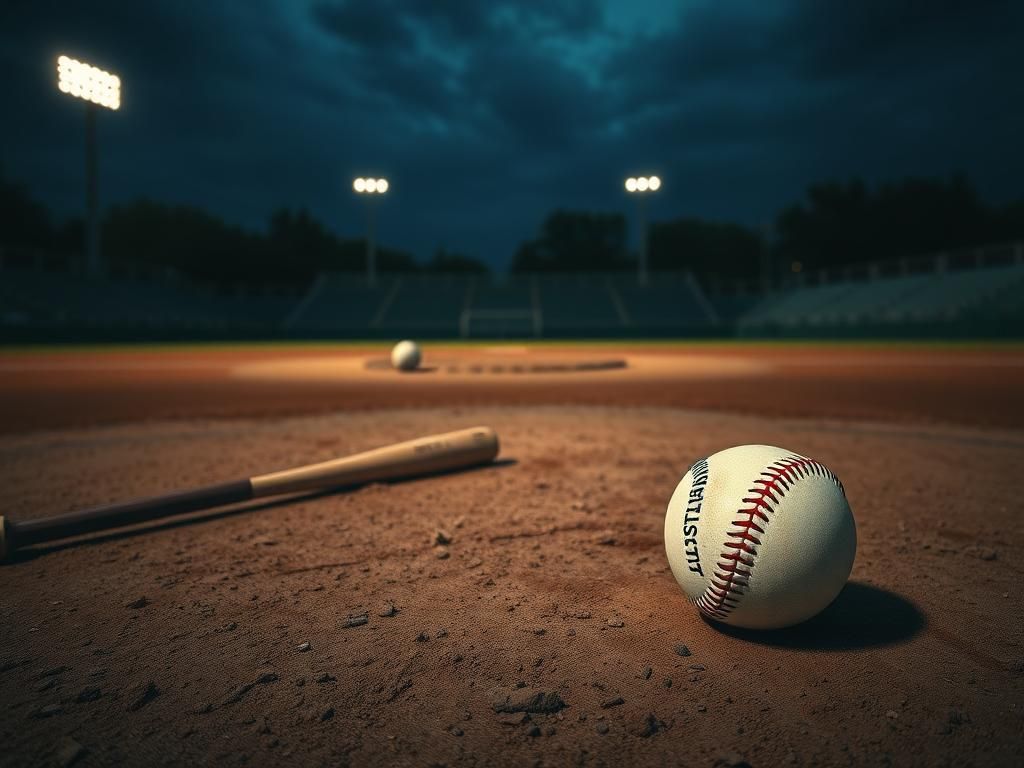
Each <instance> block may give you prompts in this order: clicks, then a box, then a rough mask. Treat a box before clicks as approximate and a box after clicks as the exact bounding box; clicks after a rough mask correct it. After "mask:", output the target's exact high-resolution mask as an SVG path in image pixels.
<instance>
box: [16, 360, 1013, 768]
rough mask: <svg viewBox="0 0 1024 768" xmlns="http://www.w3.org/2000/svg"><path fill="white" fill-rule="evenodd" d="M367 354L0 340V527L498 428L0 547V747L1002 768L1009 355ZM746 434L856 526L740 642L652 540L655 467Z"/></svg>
mask: <svg viewBox="0 0 1024 768" xmlns="http://www.w3.org/2000/svg"><path fill="white" fill-rule="evenodd" d="M384 349H385V347H384V345H381V347H380V348H376V347H361V348H350V349H340V350H325V349H317V348H302V349H291V348H287V347H286V348H281V349H274V348H261V349H244V348H243V349H219V350H218V349H212V348H211V349H205V350H203V349H199V350H174V349H170V350H166V351H153V350H150V351H146V352H132V351H130V350H114V351H109V352H98V351H89V352H85V351H78V352H76V351H68V352H60V353H56V352H50V353H35V352H32V353H29V352H21V353H14V352H12V353H7V354H5V355H3V356H2V357H0V370H2V372H3V378H2V380H0V394H2V397H0V416H3V421H2V424H3V428H4V429H3V431H4V435H3V436H2V438H0V510H2V513H3V514H4V515H7V516H10V517H11V518H14V519H29V518H35V517H41V516H46V515H50V514H56V513H60V512H64V511H67V510H69V509H74V508H78V507H82V506H88V505H92V504H100V503H105V502H111V501H115V500H122V499H126V498H132V497H137V496H143V495H148V494H155V493H162V492H167V491H170V490H172V489H175V488H187V487H193V486H196V485H201V484H204V483H213V482H217V481H221V480H229V479H232V478H236V477H246V476H249V475H251V474H253V473H256V472H262V471H270V470H273V469H277V468H283V467H288V466H294V465H297V464H304V463H309V462H312V461H319V460H324V459H328V458H331V457H334V456H338V455H345V454H348V453H351V452H355V451H360V450H365V449H368V448H373V447H377V446H381V445H385V444H388V443H392V442H396V441H400V440H404V439H407V438H410V437H414V436H417V435H422V434H429V433H434V432H442V431H447V430H451V429H456V428H459V427H464V426H472V425H474V424H488V425H490V426H492V427H493V428H494V429H495V430H496V431H497V432H498V434H499V436H500V438H501V443H502V450H501V454H500V456H499V460H498V461H497V462H496V463H495V464H494V465H493V466H488V467H484V468H480V469H477V470H473V471H469V472H462V473H456V474H449V475H443V476H436V477H430V478H423V479H419V480H414V481H408V482H402V483H392V484H375V485H370V486H366V487H363V488H359V489H349V490H345V491H341V492H335V493H323V494H314V495H307V496H302V497H299V498H286V499H281V500H275V501H271V502H262V503H250V504H246V505H241V506H236V507H233V508H228V509H225V510H220V511H215V512H207V513H196V514H193V515H190V516H186V517H184V518H180V519H174V520H168V521H165V522H163V523H160V524H153V525H149V526H144V527H138V528H135V529H129V530H126V531H124V530H123V531H117V532H110V533H107V534H99V535H94V536H92V537H89V538H86V539H83V540H76V541H71V542H61V543H56V544H53V545H50V546H41V547H38V548H36V549H34V550H29V551H27V552H25V553H23V554H22V555H20V556H19V557H18V558H17V559H16V560H15V561H14V562H13V563H11V564H8V565H6V566H3V567H2V568H0V578H2V581H3V585H4V589H3V591H2V593H0V711H2V712H3V713H4V716H3V718H2V719H0V743H3V745H4V748H3V750H0V765H36V764H45V763H50V762H54V761H57V762H60V761H67V760H68V756H69V755H73V758H72V760H71V762H73V763H74V764H75V765H82V766H89V765H110V764H115V763H127V764H133V765H141V764H168V765H172V764H182V763H190V762H191V763H211V762H217V763H223V764H228V765H242V764H246V765H309V764H339V765H382V764H388V765H411V766H412V765H415V766H421V765H422V766H426V765H438V764H444V765H452V766H458V765H516V766H518V765H548V766H562V765H607V766H620V765H652V766H653V765H696V766H709V767H710V766H715V765H733V766H738V765H744V764H747V765H752V766H774V765H808V766H811V765H813V766H818V765H844V766H845V765H879V764H892V765H951V766H952V765H985V766H991V765H1016V764H1017V761H1018V756H1019V755H1020V754H1021V753H1022V751H1024V735H1022V734H1024V728H1022V725H1024V723H1022V711H1024V710H1022V707H1024V646H1022V643H1024V635H1022V630H1021V625H1022V622H1021V617H1022V615H1024V600H1022V592H1021V590H1020V589H1019V587H1018V583H1019V580H1020V578H1021V575H1022V574H1021V565H1020V559H1019V557H1018V556H1017V554H1016V553H1017V552H1018V551H1019V550H1020V547H1021V546H1022V545H1024V527H1022V524H1021V511H1022V509H1021V504H1020V501H1019V496H1020V494H1019V492H1017V490H1016V484H1017V480H1018V475H1019V472H1020V468H1021V467H1022V466H1024V414H1022V413H1021V411H1022V407H1021V402H1020V391H1021V385H1022V384H1024V381H1022V378H1024V354H1022V353H1021V352H1020V351H1019V350H1017V349H995V350H991V349H990V350H956V349H946V348H943V349H927V348H909V349H902V350H887V349H873V348H872V349H865V348H848V349H842V348H818V349H815V348H763V347H761V348H758V347H752V348H746V347H743V346H723V347H719V348H710V347H708V348H701V347H692V348H687V349H686V350H682V349H664V348H648V347H636V348H627V347H621V346H620V347H616V346H614V345H608V346H605V347H599V348H598V347H594V348H591V347H580V348H577V349H566V350H563V351H558V350H550V349H545V350H542V352H543V354H541V352H537V353H536V358H535V359H537V360H540V359H541V358H543V357H544V355H551V356H552V359H553V357H554V356H556V355H557V356H558V357H559V358H560V359H562V360H563V361H566V360H569V359H574V360H575V359H579V360H584V359H590V360H615V359H621V360H624V361H625V363H626V365H625V366H624V367H617V368H607V369H602V370H591V371H585V372H579V371H577V372H568V371H566V372H532V373H531V372H525V371H524V372H519V373H511V372H508V373H500V374H499V373H484V372H479V373H473V372H458V371H455V372H451V373H446V372H443V371H441V370H440V367H441V365H442V358H443V359H451V360H455V361H456V364H457V365H459V366H467V365H474V364H475V363H474V362H472V361H474V360H490V359H492V358H502V357H507V358H509V359H510V360H511V359H520V358H523V357H530V356H531V355H533V354H535V353H534V352H533V351H532V350H528V351H527V352H526V353H507V354H505V355H502V354H498V353H490V352H488V353H486V354H484V353H483V352H482V351H481V350H480V349H467V350H459V349H457V348H451V349H440V348H439V349H437V350H433V349H432V348H431V347H430V346H429V345H427V346H426V348H425V358H424V365H426V366H431V365H435V366H436V368H435V370H434V371H433V372H426V373H422V374H408V375H403V374H399V373H397V372H394V371H385V370H382V369H377V368H375V367H374V366H373V365H371V366H369V367H367V362H372V361H373V360H378V359H381V358H382V357H383V356H384V353H383V350H384ZM569 353H572V354H569ZM432 354H433V355H435V356H436V357H437V361H438V362H436V363H431V356H432ZM577 355H578V357H577ZM669 368H671V369H672V370H671V371H670V372H666V371H667V369H669ZM445 382H447V383H445ZM968 393H973V395H972V396H971V397H966V396H965V395H966V394H968ZM755 442H756V443H767V444H772V445H780V446H784V447H786V448H788V449H792V450H794V451H797V452H800V453H802V454H805V455H809V456H812V457H814V458H815V459H818V460H820V461H822V462H823V463H824V464H826V465H827V466H828V467H829V468H830V469H831V470H833V471H834V472H836V473H837V474H838V475H839V477H840V478H841V480H842V482H843V484H844V486H845V488H846V493H847V496H848V498H849V501H850V504H851V507H852V509H853V512H854V515H855V518H856V521H857V526H858V540H859V545H858V552H857V559H856V562H855V564H854V569H853V574H852V577H851V581H850V583H849V584H848V585H847V587H846V588H845V589H844V591H843V592H842V593H841V594H840V596H839V598H838V599H837V600H836V602H835V603H833V605H832V606H830V607H829V608H828V609H826V611H825V612H824V613H823V614H821V615H820V616H819V617H818V618H816V619H813V620H811V621H810V622H808V623H806V624H804V625H800V626H798V627H796V628H793V629H791V630H785V631H781V632H774V633H755V632H741V631H737V630H730V629H727V628H724V627H722V626H719V625H715V624H712V623H708V622H706V621H704V620H702V619H701V618H700V617H699V616H698V614H697V612H696V611H695V610H694V609H693V607H692V606H691V605H689V604H688V602H687V601H686V600H685V598H684V596H683V594H682V593H681V591H680V590H679V588H678V586H677V585H676V583H675V580H674V579H673V577H672V574H671V572H670V571H669V568H668V565H667V562H666V559H665V553H664V545H663V541H662V526H663V520H664V513H665V505H666V503H667V501H668V498H669V497H670V496H671V493H672V491H673V489H674V488H675V485H676V483H677V482H678V480H679V478H680V477H681V476H682V475H683V473H685V471H686V469H687V468H688V467H689V465H690V464H691V463H692V462H693V461H694V460H695V459H696V458H698V457H700V456H706V455H708V454H710V453H713V452H715V451H717V450H720V449H722V448H724V447H727V446H730V445H737V444H743V443H755ZM523 710H526V711H523ZM65 764H66V762H65Z"/></svg>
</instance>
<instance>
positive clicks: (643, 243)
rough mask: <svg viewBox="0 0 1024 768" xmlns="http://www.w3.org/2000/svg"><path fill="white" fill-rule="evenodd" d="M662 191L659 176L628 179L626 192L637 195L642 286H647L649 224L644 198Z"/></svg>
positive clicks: (640, 279) (631, 177)
mask: <svg viewBox="0 0 1024 768" xmlns="http://www.w3.org/2000/svg"><path fill="white" fill-rule="evenodd" d="M659 189H661V179H660V178H659V177H657V176H630V177H629V178H628V179H626V191H627V192H629V193H631V194H636V195H637V197H636V218H637V229H638V230H639V236H640V258H639V260H638V262H637V279H638V280H639V281H640V284H641V285H646V284H647V223H646V220H645V217H644V198H645V197H646V196H647V195H646V193H647V192H657V191H658V190H659Z"/></svg>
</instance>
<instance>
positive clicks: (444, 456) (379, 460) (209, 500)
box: [0, 427, 498, 561]
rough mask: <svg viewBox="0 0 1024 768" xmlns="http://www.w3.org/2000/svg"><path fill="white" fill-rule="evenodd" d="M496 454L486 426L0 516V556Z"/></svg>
mask: <svg viewBox="0 0 1024 768" xmlns="http://www.w3.org/2000/svg"><path fill="white" fill-rule="evenodd" d="M497 455H498V436H497V435H496V434H495V432H494V430H493V429H491V428H490V427H471V428H470V429H460V430H457V431H455V432H445V433H444V434H440V435H430V436H429V437H421V438H418V439H416V440H409V441H407V442H404V443H396V444H394V445H388V446H385V447H384V448H377V449H375V450H372V451H366V452H365V453H357V454H355V455H353V456H345V457H342V458H338V459H332V460H330V461H324V462H321V463H319V464H308V465H306V466H304V467H294V468H293V469H284V470H281V471H280V472H271V473H270V474H266V475H255V476H253V477H250V478H247V479H245V480H236V481H234V482H229V483H219V484H217V485H207V486H204V487H202V488H195V489H192V490H188V491H177V492H173V493H168V494H164V495H161V496H153V497H151V498H147V499H139V500H136V501H128V502H123V503H120V504H110V505H105V506H101V507H93V508H91V509H83V510H78V511H76V512H68V513H67V514H63V515H56V516H54V517H46V518H42V519H39V520H25V521H21V522H15V521H14V520H9V519H8V520H5V519H4V517H3V516H0V561H2V560H4V559H5V558H6V557H7V555H8V554H10V553H11V552H13V551H14V550H15V549H18V548H19V547H26V546H29V545H31V544H38V543H40V542H43V541H52V540H54V539H63V538H67V537H69V536H78V535H79V534H83V533H90V532H93V531H100V530H104V529H107V528H115V527H119V526H123V525H134V524H135V523H142V522H146V521H148V520H156V519H158V518H161V517H167V516H169V515H177V514H181V513H184V512H195V511H196V510H200V509H209V508H211V507H219V506H222V505H224V504H234V503H236V502H239V501H248V500H250V499H256V498H260V497H263V496H275V495H278V494H282V493H296V492H299V491H311V490H318V489H323V488H337V487H341V486H348V485H359V484H362V483H369V482H373V481H377V480H396V479H399V478H409V477H416V476H418V475H426V474H430V473H433V472H442V471H445V470H451V469H460V468H464V467H471V466H474V465H477V464H485V463H487V462H489V461H491V460H493V459H494V457H495V456H497Z"/></svg>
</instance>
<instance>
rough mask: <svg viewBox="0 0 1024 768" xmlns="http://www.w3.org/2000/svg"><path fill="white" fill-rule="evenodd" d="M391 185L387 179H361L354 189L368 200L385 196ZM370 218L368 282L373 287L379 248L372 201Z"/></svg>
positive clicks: (367, 264)
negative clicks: (375, 241)
mask: <svg viewBox="0 0 1024 768" xmlns="http://www.w3.org/2000/svg"><path fill="white" fill-rule="evenodd" d="M390 186H391V185H390V184H388V180H387V179H374V178H364V177H362V176H360V177H359V178H357V179H355V180H353V182H352V189H354V190H355V191H356V193H357V194H360V195H367V196H368V198H373V197H375V196H377V195H383V194H384V193H385V192H387V191H388V188H389V187H390ZM368 203H369V204H368V206H367V208H368V216H367V231H366V282H367V283H369V284H370V285H373V284H374V282H375V281H376V279H377V248H376V244H375V243H374V237H375V235H376V231H375V230H376V216H375V213H376V208H375V206H374V205H373V203H372V200H368Z"/></svg>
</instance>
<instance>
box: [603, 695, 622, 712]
mask: <svg viewBox="0 0 1024 768" xmlns="http://www.w3.org/2000/svg"><path fill="white" fill-rule="evenodd" d="M625 703H626V700H625V699H623V698H622V697H621V696H615V697H613V698H610V699H605V700H604V701H602V702H601V707H602V709H610V708H611V707H621V706H622V705H623V704H625Z"/></svg>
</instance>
